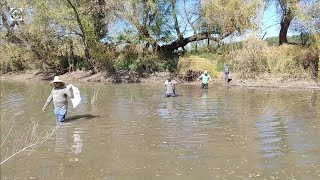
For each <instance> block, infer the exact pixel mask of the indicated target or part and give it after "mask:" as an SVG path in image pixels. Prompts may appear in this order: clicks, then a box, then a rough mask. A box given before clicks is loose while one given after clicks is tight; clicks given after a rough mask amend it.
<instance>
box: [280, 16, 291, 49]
mask: <svg viewBox="0 0 320 180" xmlns="http://www.w3.org/2000/svg"><path fill="white" fill-rule="evenodd" d="M290 14H291V13H290V11H289V12H288V14H286V15H283V17H282V20H281V23H280V25H281V28H280V33H279V45H282V44H284V43H286V44H287V43H288V39H287V33H288V29H289V26H290V23H291V20H292V16H291V15H290Z"/></svg>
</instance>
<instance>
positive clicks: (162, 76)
mask: <svg viewBox="0 0 320 180" xmlns="http://www.w3.org/2000/svg"><path fill="white" fill-rule="evenodd" d="M53 76H54V75H50V74H49V75H48V74H43V73H40V72H38V71H25V72H21V73H7V74H3V75H1V80H15V81H27V80H32V81H33V82H35V81H51V80H52V79H53ZM169 76H170V74H169V73H166V72H160V73H154V74H151V75H149V76H148V77H147V78H141V77H138V76H137V75H136V74H134V73H128V72H126V73H120V74H119V75H117V76H113V77H108V76H106V74H105V73H102V72H100V73H97V74H93V75H92V74H91V73H90V72H88V71H75V72H72V73H66V74H63V75H60V78H61V79H63V80H64V81H66V82H80V83H86V82H97V83H119V82H122V83H152V84H159V83H163V82H164V81H165V80H166V79H167V78H168V77H169ZM232 79H233V80H232V81H231V82H230V83H229V85H230V86H244V87H274V88H299V89H320V87H319V85H318V84H317V83H316V82H315V81H314V80H306V79H304V80H297V79H286V78H283V77H279V76H270V75H265V76H261V77H259V78H256V79H239V78H238V75H237V74H232ZM181 81H182V83H185V84H195V85H196V84H199V82H184V81H183V80H181ZM210 83H211V84H216V85H224V75H223V73H221V74H219V75H218V77H217V78H214V79H213V80H212V82H210Z"/></svg>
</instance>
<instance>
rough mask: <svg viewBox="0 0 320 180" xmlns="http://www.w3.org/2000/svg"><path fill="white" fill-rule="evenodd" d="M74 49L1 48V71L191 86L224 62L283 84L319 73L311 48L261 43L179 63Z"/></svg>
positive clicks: (145, 53)
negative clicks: (169, 75)
mask: <svg viewBox="0 0 320 180" xmlns="http://www.w3.org/2000/svg"><path fill="white" fill-rule="evenodd" d="M74 46H75V47H74V48H71V46H69V45H68V44H67V43H65V44H64V45H62V46H60V47H59V48H58V51H50V48H49V49H48V48H47V50H45V49H44V48H41V46H39V47H35V48H38V49H37V51H38V52H35V51H34V50H32V49H30V47H27V46H24V45H14V44H3V45H1V46H0V71H1V73H8V72H17V71H23V70H27V69H36V70H41V71H43V72H49V73H55V74H63V73H66V72H68V71H69V72H70V71H73V70H76V69H81V70H88V69H89V68H90V66H91V65H93V66H94V67H95V68H96V69H95V70H96V71H104V72H107V74H109V75H113V74H116V73H117V72H135V73H136V74H138V75H139V76H143V77H145V76H148V74H150V73H153V72H159V71H160V72H161V71H168V72H175V73H177V74H178V75H179V76H180V78H183V79H185V80H187V81H193V80H195V79H196V78H197V77H198V76H199V75H200V74H201V73H202V72H203V71H204V70H208V72H209V74H210V75H211V77H217V75H218V72H221V71H223V64H224V63H226V62H228V63H229V64H230V65H231V68H232V72H237V73H238V74H239V75H240V78H256V77H259V76H260V75H265V74H272V75H279V76H282V77H284V78H306V79H310V78H312V79H315V78H316V77H317V76H318V69H319V51H318V50H317V48H316V47H315V46H310V47H301V46H297V45H282V46H268V43H267V42H266V41H264V40H261V39H259V38H250V39H249V40H247V41H244V42H241V43H234V44H227V45H224V46H222V47H216V48H212V49H211V50H210V51H208V50H205V51H201V49H199V51H197V52H192V53H185V52H183V53H182V54H183V55H181V56H180V57H179V58H178V56H177V54H173V56H171V57H159V56H157V55H155V54H154V53H153V52H152V51H150V50H148V49H145V48H146V47H143V46H139V45H134V44H126V45H123V46H122V47H118V46H116V45H105V44H102V43H99V44H97V45H96V46H95V47H94V48H92V49H91V50H90V53H91V60H90V61H91V62H90V63H91V64H90V63H88V62H87V61H86V60H85V59H84V57H83V56H84V53H83V52H82V51H80V50H81V47H79V46H78V45H77V44H76V43H74ZM79 49H80V50H79ZM37 53H41V54H40V55H39V54H38V55H37ZM39 56H41V58H39ZM71 66H72V68H71ZM318 77H319V76H318Z"/></svg>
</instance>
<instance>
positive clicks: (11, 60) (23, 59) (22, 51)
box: [0, 45, 36, 74]
mask: <svg viewBox="0 0 320 180" xmlns="http://www.w3.org/2000/svg"><path fill="white" fill-rule="evenodd" d="M0 60H1V61H0V62H1V63H0V72H1V73H2V74H3V73H8V72H18V71H23V70H25V69H32V68H35V66H36V64H35V63H34V58H33V54H32V53H30V51H28V49H26V48H25V47H23V46H19V45H2V46H0Z"/></svg>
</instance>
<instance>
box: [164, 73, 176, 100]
mask: <svg viewBox="0 0 320 180" xmlns="http://www.w3.org/2000/svg"><path fill="white" fill-rule="evenodd" d="M163 84H164V85H165V86H167V91H166V95H165V96H166V97H175V96H176V88H175V85H176V84H179V83H178V82H177V81H176V80H174V79H173V78H172V77H170V78H168V79H167V80H166V81H165V82H164V83H163Z"/></svg>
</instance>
